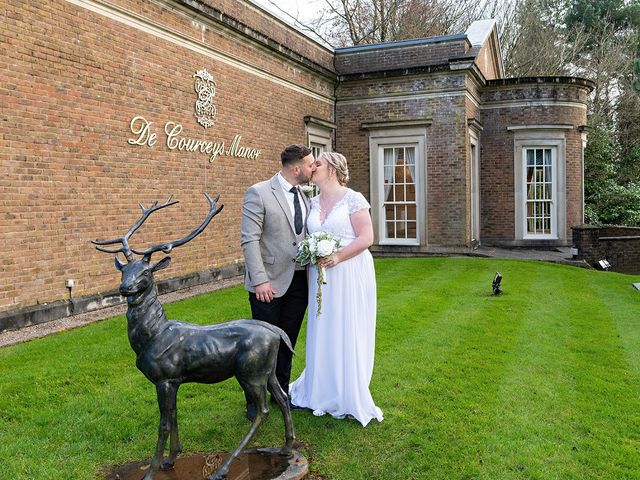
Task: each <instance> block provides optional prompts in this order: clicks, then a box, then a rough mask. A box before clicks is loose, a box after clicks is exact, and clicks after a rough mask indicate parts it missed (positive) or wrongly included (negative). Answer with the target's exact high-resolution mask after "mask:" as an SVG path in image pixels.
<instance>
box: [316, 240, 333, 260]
mask: <svg viewBox="0 0 640 480" xmlns="http://www.w3.org/2000/svg"><path fill="white" fill-rule="evenodd" d="M333 249H334V243H333V242H332V241H331V240H320V241H319V242H318V256H320V257H327V256H329V255H331V254H332V253H333Z"/></svg>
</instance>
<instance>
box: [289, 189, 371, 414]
mask: <svg viewBox="0 0 640 480" xmlns="http://www.w3.org/2000/svg"><path fill="white" fill-rule="evenodd" d="M365 208H366V209H368V208H369V203H368V202H367V201H366V200H365V198H364V196H362V194H361V193H358V192H355V191H353V190H351V189H348V190H347V193H346V194H345V196H344V197H343V198H342V199H341V200H340V201H339V202H338V203H336V205H335V206H334V207H333V210H331V212H329V213H328V215H327V216H326V218H325V221H324V223H321V221H320V201H319V197H314V198H312V199H311V211H310V213H309V218H308V220H307V228H308V230H309V233H313V232H319V231H323V232H329V233H331V234H333V235H334V236H335V237H336V238H339V239H340V241H341V247H345V246H346V245H348V244H349V243H350V242H352V241H353V240H354V238H355V234H354V231H353V227H352V226H351V221H350V219H349V215H350V214H352V213H354V212H357V211H359V210H362V209H365ZM317 278H318V271H317V268H316V267H315V266H311V268H310V269H309V310H308V311H309V316H308V321H307V350H306V364H305V369H304V371H303V372H302V374H301V375H300V377H299V378H298V379H297V380H296V381H295V382H293V383H292V384H291V385H290V388H289V391H290V394H291V403H293V404H294V405H297V406H299V407H304V408H309V409H311V410H313V413H314V414H315V415H324V414H326V413H328V414H330V415H332V416H334V417H337V418H343V417H345V416H346V415H351V416H353V417H354V418H355V419H356V420H358V421H359V422H360V423H361V424H362V425H363V426H366V425H367V424H368V423H369V422H370V421H371V419H373V418H375V419H376V420H378V421H382V419H383V416H382V411H381V410H380V409H379V408H378V407H376V405H375V404H374V402H373V398H372V397H371V393H370V392H369V383H370V381H371V374H372V372H373V357H374V350H375V334H376V280H375V271H374V267H373V258H372V257H371V253H369V251H368V250H365V251H364V252H362V253H360V254H358V255H356V256H355V257H352V258H350V259H349V260H346V261H344V262H341V263H338V265H336V266H335V267H332V268H327V269H326V282H327V283H326V284H324V285H322V303H321V305H322V312H321V313H320V315H316V312H317V306H318V305H317V301H316V293H317V291H318V283H317Z"/></svg>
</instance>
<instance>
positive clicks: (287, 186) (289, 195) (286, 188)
mask: <svg viewBox="0 0 640 480" xmlns="http://www.w3.org/2000/svg"><path fill="white" fill-rule="evenodd" d="M278 181H279V182H280V186H281V187H282V190H283V191H284V196H285V197H286V199H287V203H288V204H289V210H290V211H291V218H295V216H296V211H295V207H294V205H293V196H294V193H293V192H290V191H289V190H291V187H293V185H291V184H290V183H289V182H287V180H286V179H285V178H284V177H283V176H282V172H278ZM296 190H297V191H298V201H299V202H300V210H301V211H302V225H304V224H305V222H306V221H307V208H306V206H305V203H304V200H303V199H302V198H300V196H301V195H304V193H302V192H301V191H300V189H299V188H297V187H296Z"/></svg>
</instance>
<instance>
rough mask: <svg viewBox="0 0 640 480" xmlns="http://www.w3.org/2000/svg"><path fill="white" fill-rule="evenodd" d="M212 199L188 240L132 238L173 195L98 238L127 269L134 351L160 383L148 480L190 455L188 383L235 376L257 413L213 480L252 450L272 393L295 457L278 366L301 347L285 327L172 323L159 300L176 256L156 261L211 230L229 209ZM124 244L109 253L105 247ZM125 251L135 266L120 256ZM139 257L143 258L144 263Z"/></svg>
mask: <svg viewBox="0 0 640 480" xmlns="http://www.w3.org/2000/svg"><path fill="white" fill-rule="evenodd" d="M205 196H206V197H207V200H208V202H209V207H210V208H209V213H208V215H207V217H206V218H205V220H204V221H203V222H202V224H201V225H200V226H199V227H198V228H196V229H195V230H193V231H192V232H191V233H190V234H189V235H187V236H186V237H184V238H182V239H180V240H176V241H173V242H167V243H161V244H158V245H153V246H151V247H149V248H147V249H146V250H142V251H139V250H134V249H133V248H131V247H130V246H129V239H130V237H131V235H133V234H134V233H135V231H136V230H137V229H138V228H140V226H141V225H142V224H143V223H144V222H145V220H146V219H147V218H148V217H149V215H151V214H152V213H153V212H156V211H158V210H160V209H162V208H165V207H169V206H171V205H174V204H176V203H178V202H177V201H174V202H172V201H171V197H169V198H168V199H167V201H166V202H164V203H163V204H162V205H158V202H154V203H153V205H151V207H149V208H145V207H144V206H143V205H140V208H141V209H142V215H141V217H140V218H139V219H138V221H137V222H136V224H135V225H134V226H133V227H131V228H130V229H129V231H128V232H127V233H126V234H125V235H124V236H123V237H120V238H116V239H114V240H96V241H93V243H94V244H95V245H97V247H96V248H97V249H98V250H100V251H102V252H107V253H114V254H116V257H115V264H116V267H117V268H118V270H120V271H121V272H122V281H121V283H120V294H121V295H123V296H125V297H126V298H127V306H128V308H127V321H128V327H127V330H128V336H129V343H130V344H131V348H133V350H134V351H135V352H136V366H137V367H138V369H139V370H140V371H141V372H142V373H143V374H144V375H145V376H146V377H147V378H148V379H149V380H150V381H151V382H152V383H153V384H154V385H155V386H156V392H157V397H158V407H159V409H160V426H159V428H158V443H157V447H156V451H155V456H154V457H153V459H152V460H151V465H150V467H149V469H148V470H147V472H146V474H145V476H144V478H143V480H151V479H152V478H153V475H154V473H155V472H156V471H157V470H158V469H162V470H168V469H171V468H173V465H174V462H175V460H176V457H177V455H178V454H179V453H180V451H181V450H182V447H181V445H180V441H179V439H178V420H177V406H176V398H177V394H178V388H179V387H180V385H181V384H183V383H187V382H198V383H218V382H221V381H223V380H226V379H228V378H231V377H233V376H235V377H236V379H237V380H238V383H240V386H241V387H242V389H243V390H244V394H245V397H246V401H247V408H248V411H249V410H251V411H252V412H253V411H255V412H256V414H255V416H254V415H251V416H252V417H254V418H250V420H252V423H251V427H250V428H249V431H248V432H247V434H246V435H245V437H244V438H243V439H242V441H241V442H240V444H239V445H238V446H237V448H236V449H235V450H234V451H233V452H232V453H231V454H230V455H229V457H228V458H227V459H226V461H225V462H224V463H223V464H222V465H221V466H220V468H219V469H218V470H217V471H216V472H215V473H214V474H213V475H212V476H210V477H209V480H219V479H222V478H224V477H225V476H226V475H227V473H228V471H229V466H230V465H231V462H232V461H233V459H234V458H236V457H237V456H238V454H239V453H240V452H241V451H242V449H243V448H244V447H245V446H246V445H247V443H248V442H249V440H251V438H252V437H253V435H254V434H255V432H256V430H257V428H258V426H259V425H260V424H261V423H262V421H263V420H264V419H266V417H267V415H268V414H269V409H268V408H267V400H266V398H267V390H268V391H269V392H270V393H271V396H272V397H273V398H274V399H275V401H276V402H277V404H278V406H279V407H280V410H281V411H282V414H283V417H284V424H285V432H286V433H285V444H284V446H283V447H282V449H281V450H280V453H281V454H282V455H287V456H288V455H290V454H291V448H292V445H293V441H294V439H295V436H294V431H293V421H292V420H291V412H290V408H289V399H288V397H287V395H286V394H285V392H284V391H283V390H282V388H281V387H280V385H279V383H278V380H277V379H276V374H275V368H276V359H277V356H278V348H280V341H281V340H282V342H283V344H284V345H286V347H287V348H290V349H291V350H293V348H292V346H291V342H290V341H289V338H288V337H287V335H286V333H284V332H283V331H282V330H281V329H279V328H277V327H275V326H273V325H270V324H268V323H266V322H262V321H259V320H248V319H241V320H233V321H230V322H225V323H221V324H217V325H207V326H203V325H194V324H190V323H184V322H179V321H175V320H167V318H166V316H165V313H164V309H163V307H162V305H161V303H160V301H159V300H158V291H157V287H156V284H155V281H154V279H153V273H154V272H156V271H158V270H161V269H163V268H166V267H168V266H169V264H170V262H171V257H164V258H163V259H162V260H160V261H159V262H158V263H155V264H152V263H151V255H152V254H153V253H155V252H159V251H161V252H163V253H165V254H167V253H170V252H171V250H172V249H173V248H175V247H179V246H181V245H184V244H185V243H187V242H189V241H190V240H193V239H194V238H195V237H196V236H197V235H199V234H200V233H202V231H203V230H204V229H205V228H206V227H207V225H208V224H209V222H211V219H213V217H214V216H216V215H217V214H218V213H220V211H221V210H222V207H223V205H220V206H219V207H218V206H217V202H218V200H219V198H220V196H219V195H218V197H216V199H215V200H212V199H211V197H209V195H207V194H206V193H205ZM114 244H121V247H119V248H114V249H108V248H104V247H103V246H104V245H114ZM118 253H123V254H124V256H125V257H126V259H127V263H123V262H121V261H120V259H119V258H118ZM134 254H135V255H139V256H141V257H142V258H140V259H136V258H135V257H134ZM167 437H169V439H170V445H169V456H168V457H166V458H164V460H163V457H164V451H165V446H166V443H167Z"/></svg>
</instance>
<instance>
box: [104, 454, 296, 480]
mask: <svg viewBox="0 0 640 480" xmlns="http://www.w3.org/2000/svg"><path fill="white" fill-rule="evenodd" d="M227 455H228V454H227V453H212V454H205V455H191V456H185V457H178V459H177V460H176V464H175V467H174V468H173V469H172V470H166V471H163V470H158V471H157V472H156V473H155V474H154V475H153V480H205V479H206V478H208V477H209V476H210V475H212V474H213V473H214V472H215V471H216V470H217V469H218V467H219V466H220V465H222V463H223V462H224V461H225V459H226V458H227ZM148 468H149V463H148V462H131V463H127V464H124V465H118V466H115V467H112V468H111V469H110V470H109V471H108V473H107V474H106V476H105V477H104V478H106V480H141V479H142V477H144V475H145V473H146V471H147V469H148ZM307 472H308V464H307V460H306V459H305V458H304V457H302V456H300V454H298V453H297V452H294V456H293V458H288V457H283V456H281V455H279V454H278V449H275V448H270V449H255V450H247V451H244V452H242V453H241V454H240V455H238V457H237V458H236V459H235V460H234V461H233V462H232V463H231V468H230V469H229V473H228V474H227V477H226V480H272V479H274V478H282V479H287V480H298V479H302V478H304V477H305V476H306V473H307ZM283 474H284V475H283Z"/></svg>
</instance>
